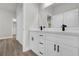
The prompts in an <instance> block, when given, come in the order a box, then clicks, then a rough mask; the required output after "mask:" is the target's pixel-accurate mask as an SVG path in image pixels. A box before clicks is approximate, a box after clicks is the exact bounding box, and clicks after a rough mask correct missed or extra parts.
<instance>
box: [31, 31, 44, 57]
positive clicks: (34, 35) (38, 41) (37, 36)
mask: <svg viewBox="0 0 79 59" xmlns="http://www.w3.org/2000/svg"><path fill="white" fill-rule="evenodd" d="M30 48H31V49H32V50H33V51H34V52H35V53H36V54H37V55H40V56H41V55H43V56H44V55H45V51H46V50H45V35H44V34H43V33H40V32H30Z"/></svg>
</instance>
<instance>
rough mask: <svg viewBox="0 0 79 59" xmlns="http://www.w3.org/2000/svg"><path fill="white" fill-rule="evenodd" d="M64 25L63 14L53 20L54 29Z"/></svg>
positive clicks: (55, 16)
mask: <svg viewBox="0 0 79 59" xmlns="http://www.w3.org/2000/svg"><path fill="white" fill-rule="evenodd" d="M62 23H63V14H57V15H54V16H53V18H52V20H51V26H52V28H60V27H61V26H62Z"/></svg>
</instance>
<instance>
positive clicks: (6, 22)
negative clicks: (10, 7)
mask: <svg viewBox="0 0 79 59" xmlns="http://www.w3.org/2000/svg"><path fill="white" fill-rule="evenodd" d="M13 16H14V15H13V14H12V13H10V12H9V11H6V10H3V9H0V38H8V37H11V35H12V18H13Z"/></svg>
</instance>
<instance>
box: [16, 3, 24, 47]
mask: <svg viewBox="0 0 79 59" xmlns="http://www.w3.org/2000/svg"><path fill="white" fill-rule="evenodd" d="M21 5H22V4H19V5H18V6H17V10H16V28H17V29H16V40H18V41H19V42H20V43H21V44H22V45H23V10H22V6H21Z"/></svg>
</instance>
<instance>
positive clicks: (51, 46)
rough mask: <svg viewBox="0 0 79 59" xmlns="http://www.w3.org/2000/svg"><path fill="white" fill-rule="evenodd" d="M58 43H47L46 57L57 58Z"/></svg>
mask: <svg viewBox="0 0 79 59" xmlns="http://www.w3.org/2000/svg"><path fill="white" fill-rule="evenodd" d="M56 53H57V52H56V43H55V42H52V41H49V40H47V41H46V55H47V56H56Z"/></svg>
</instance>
